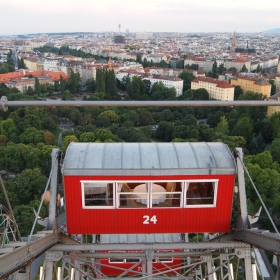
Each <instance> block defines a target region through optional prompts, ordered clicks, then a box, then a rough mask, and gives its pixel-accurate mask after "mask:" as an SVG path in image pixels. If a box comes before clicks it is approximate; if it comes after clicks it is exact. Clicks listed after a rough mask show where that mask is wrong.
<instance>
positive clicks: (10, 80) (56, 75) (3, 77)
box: [0, 70, 70, 93]
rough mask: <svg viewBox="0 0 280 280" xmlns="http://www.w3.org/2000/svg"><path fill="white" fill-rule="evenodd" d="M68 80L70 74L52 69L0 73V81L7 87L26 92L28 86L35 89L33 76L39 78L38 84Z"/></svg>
mask: <svg viewBox="0 0 280 280" xmlns="http://www.w3.org/2000/svg"><path fill="white" fill-rule="evenodd" d="M60 77H62V79H64V80H66V81H67V80H69V79H70V76H69V75H67V74H65V73H64V72H61V71H60V72H52V71H45V70H41V71H27V70H22V71H17V72H10V73H6V74H0V83H4V84H6V85H7V87H9V88H17V89H18V90H19V91H20V92H22V93H23V92H26V91H27V90H28V88H29V87H31V88H32V89H35V78H37V79H38V80H39V83H40V84H54V83H55V82H56V81H59V80H60Z"/></svg>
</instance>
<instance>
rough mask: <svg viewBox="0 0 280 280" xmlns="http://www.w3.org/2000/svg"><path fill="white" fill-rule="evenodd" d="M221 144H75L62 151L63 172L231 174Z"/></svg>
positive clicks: (231, 165)
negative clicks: (63, 152) (63, 154)
mask: <svg viewBox="0 0 280 280" xmlns="http://www.w3.org/2000/svg"><path fill="white" fill-rule="evenodd" d="M235 170H236V168H235V161H234V158H233V156H232V154H231V152H230V151H229V149H228V147H227V146H226V145H225V144H223V143H206V142H199V143H188V142H180V143H75V142H72V143H71V144H70V145H69V147H68V149H67V152H66V155H65V158H64V164H63V174H64V175H101V176H102V175H103V176H108V175H124V176H133V175H190V174H198V175H199V174H204V175H208V174H235Z"/></svg>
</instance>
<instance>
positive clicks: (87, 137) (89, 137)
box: [80, 132, 96, 142]
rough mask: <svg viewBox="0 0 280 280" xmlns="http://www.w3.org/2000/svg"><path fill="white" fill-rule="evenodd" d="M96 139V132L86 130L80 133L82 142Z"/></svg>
mask: <svg viewBox="0 0 280 280" xmlns="http://www.w3.org/2000/svg"><path fill="white" fill-rule="evenodd" d="M95 139H96V137H95V134H94V132H84V133H82V134H81V135H80V141H81V142H95Z"/></svg>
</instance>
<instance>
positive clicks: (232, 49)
mask: <svg viewBox="0 0 280 280" xmlns="http://www.w3.org/2000/svg"><path fill="white" fill-rule="evenodd" d="M236 47H237V39H236V33H235V30H234V32H233V37H232V42H231V52H232V53H234V52H235V49H236Z"/></svg>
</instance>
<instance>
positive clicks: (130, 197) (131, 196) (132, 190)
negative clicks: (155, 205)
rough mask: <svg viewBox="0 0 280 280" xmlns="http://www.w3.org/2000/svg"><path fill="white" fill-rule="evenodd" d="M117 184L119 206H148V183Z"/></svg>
mask: <svg viewBox="0 0 280 280" xmlns="http://www.w3.org/2000/svg"><path fill="white" fill-rule="evenodd" d="M117 185H118V187H117V195H118V207H119V208H147V205H148V189H149V186H148V183H145V182H142V183H141V182H138V183H118V184H117Z"/></svg>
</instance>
